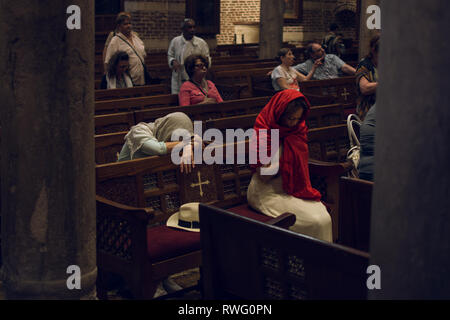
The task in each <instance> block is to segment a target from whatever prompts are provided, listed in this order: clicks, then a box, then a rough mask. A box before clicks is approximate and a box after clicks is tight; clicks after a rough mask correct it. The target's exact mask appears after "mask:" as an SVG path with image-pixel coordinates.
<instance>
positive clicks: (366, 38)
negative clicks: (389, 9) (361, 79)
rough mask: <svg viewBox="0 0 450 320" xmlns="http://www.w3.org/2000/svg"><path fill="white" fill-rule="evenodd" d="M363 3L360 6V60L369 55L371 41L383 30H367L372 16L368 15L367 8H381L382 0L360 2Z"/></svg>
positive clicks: (363, 0) (361, 0) (362, 0)
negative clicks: (373, 6) (368, 20)
mask: <svg viewBox="0 0 450 320" xmlns="http://www.w3.org/2000/svg"><path fill="white" fill-rule="evenodd" d="M358 1H360V2H361V6H360V9H361V11H360V14H359V17H360V23H359V60H361V59H363V58H364V57H365V56H367V55H368V54H369V46H370V39H372V38H373V37H374V36H375V35H376V34H377V33H379V32H380V31H381V30H376V29H374V30H370V29H368V28H367V19H368V18H369V17H370V16H371V15H372V14H367V8H368V7H369V6H371V5H377V6H380V2H381V0H358Z"/></svg>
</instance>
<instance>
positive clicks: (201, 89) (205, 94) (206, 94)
mask: <svg viewBox="0 0 450 320" xmlns="http://www.w3.org/2000/svg"><path fill="white" fill-rule="evenodd" d="M189 81H190V82H191V83H192V84H193V85H194V86H196V87H197V88H199V89H200V91H201V92H202V93H203V95H204V96H205V97H207V96H208V92H206V93H205V91H203V88H202V87H200V86H199V85H197V84H196V83H195V82H194V81H192V80H190V79H189ZM206 85H208V82H206Z"/></svg>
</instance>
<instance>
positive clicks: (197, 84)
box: [178, 54, 223, 106]
mask: <svg viewBox="0 0 450 320" xmlns="http://www.w3.org/2000/svg"><path fill="white" fill-rule="evenodd" d="M184 67H185V69H186V73H187V74H188V76H189V80H188V81H185V82H184V83H183V85H182V86H181V88H180V92H179V93H178V101H179V104H180V106H190V105H193V104H203V103H218V102H223V99H222V97H221V96H220V93H219V91H217V88H216V86H215V85H214V83H212V81H209V80H206V79H205V77H206V74H207V72H208V67H209V64H208V59H206V57H205V56H203V55H199V54H195V55H190V56H189V57H187V58H186V59H185V61H184Z"/></svg>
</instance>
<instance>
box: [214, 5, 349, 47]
mask: <svg viewBox="0 0 450 320" xmlns="http://www.w3.org/2000/svg"><path fill="white" fill-rule="evenodd" d="M220 6H221V17H220V34H219V35H217V44H218V45H220V44H232V43H233V41H234V31H235V24H234V23H236V22H259V14H260V10H259V8H260V0H247V1H243V0H221V3H220ZM341 10H352V11H353V12H356V0H303V21H302V22H301V23H287V24H286V25H285V26H284V28H283V30H284V34H283V40H284V41H288V42H289V43H292V44H295V45H301V44H303V43H305V42H307V41H309V40H314V39H322V37H323V36H324V35H325V34H326V32H327V29H328V26H329V24H330V23H331V22H335V15H336V13H337V12H339V11H341ZM340 32H341V33H343V34H344V37H349V38H353V39H355V38H356V29H355V28H344V29H342V28H341V30H340Z"/></svg>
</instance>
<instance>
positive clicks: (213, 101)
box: [201, 96, 216, 104]
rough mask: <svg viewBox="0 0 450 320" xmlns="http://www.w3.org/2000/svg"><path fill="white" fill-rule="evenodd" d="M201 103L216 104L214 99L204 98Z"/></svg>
mask: <svg viewBox="0 0 450 320" xmlns="http://www.w3.org/2000/svg"><path fill="white" fill-rule="evenodd" d="M201 103H202V104H203V103H216V99H214V98H210V97H207V96H205V99H203V101H202V102H201Z"/></svg>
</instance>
